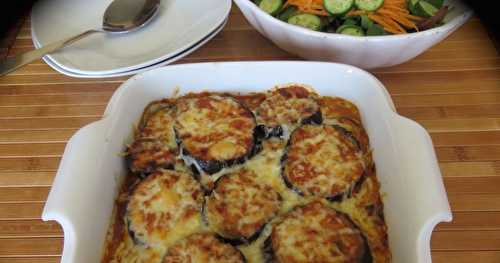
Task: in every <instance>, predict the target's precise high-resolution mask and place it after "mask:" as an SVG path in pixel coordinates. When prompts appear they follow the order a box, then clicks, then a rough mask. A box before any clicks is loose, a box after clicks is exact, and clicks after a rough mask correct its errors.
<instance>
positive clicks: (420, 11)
mask: <svg viewBox="0 0 500 263" xmlns="http://www.w3.org/2000/svg"><path fill="white" fill-rule="evenodd" d="M416 9H417V15H419V16H423V17H431V16H433V15H434V14H436V13H437V11H439V9H437V8H436V7H435V6H433V5H431V4H429V3H428V2H426V1H419V2H418V4H417V7H416Z"/></svg>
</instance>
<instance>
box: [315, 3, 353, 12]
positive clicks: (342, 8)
mask: <svg viewBox="0 0 500 263" xmlns="http://www.w3.org/2000/svg"><path fill="white" fill-rule="evenodd" d="M323 5H324V6H325V9H326V11H328V12H329V13H330V14H332V15H341V14H345V13H347V12H348V11H349V10H351V8H352V7H353V6H354V0H324V1H323Z"/></svg>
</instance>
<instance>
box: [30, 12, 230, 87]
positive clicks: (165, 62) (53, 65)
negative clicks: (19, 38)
mask: <svg viewBox="0 0 500 263" xmlns="http://www.w3.org/2000/svg"><path fill="white" fill-rule="evenodd" d="M226 24H227V18H226V20H224V22H222V25H220V26H219V27H218V28H217V29H215V31H214V32H213V33H211V34H210V35H208V36H207V37H206V38H204V39H202V40H201V41H200V42H198V43H196V44H195V45H194V46H192V47H190V48H188V49H186V50H184V51H182V52H181V53H179V54H177V55H176V56H173V57H171V58H167V59H166V60H163V61H161V62H158V63H156V64H152V65H149V66H147V67H143V68H138V69H134V70H130V71H124V72H115V73H111V74H98V75H83V74H79V73H75V72H71V71H67V70H65V69H63V68H62V67H60V66H59V65H58V64H57V62H55V61H52V59H51V58H50V57H49V56H45V57H43V60H44V61H45V63H47V65H49V66H50V67H51V68H53V69H54V70H56V71H58V72H59V73H61V74H64V75H67V76H70V77H76V78H111V77H121V76H127V75H134V74H137V73H141V72H144V71H147V70H151V69H154V68H158V67H161V66H165V65H168V64H170V63H173V62H175V61H177V60H179V59H181V58H183V57H185V56H187V55H189V54H191V53H192V52H194V51H195V50H197V49H198V48H200V47H201V46H203V45H204V44H205V43H207V42H208V41H210V40H211V39H212V38H214V37H215V36H216V35H217V34H218V33H219V32H220V31H222V29H224V26H225V25H226ZM33 42H34V44H35V47H36V48H40V44H38V42H35V41H33Z"/></svg>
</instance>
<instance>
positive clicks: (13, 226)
mask: <svg viewBox="0 0 500 263" xmlns="http://www.w3.org/2000/svg"><path fill="white" fill-rule="evenodd" d="M17 237H63V231H62V228H61V226H60V225H59V224H58V223H57V222H55V221H47V222H44V221H42V220H2V221H0V239H2V238H17Z"/></svg>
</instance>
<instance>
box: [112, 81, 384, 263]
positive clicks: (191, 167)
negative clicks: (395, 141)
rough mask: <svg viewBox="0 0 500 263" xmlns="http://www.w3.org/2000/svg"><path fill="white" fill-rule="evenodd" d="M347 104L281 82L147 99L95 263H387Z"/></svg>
mask: <svg viewBox="0 0 500 263" xmlns="http://www.w3.org/2000/svg"><path fill="white" fill-rule="evenodd" d="M368 138H369V137H368V135H367V133H366V131H365V129H364V128H363V124H362V119H361V115H360V112H359V110H358V108H357V107H356V105H354V104H353V103H352V102H350V101H348V100H345V99H343V98H339V97H326V96H320V95H319V94H316V93H315V92H314V91H313V90H312V89H311V88H309V87H307V86H304V85H298V84H292V85H287V86H281V87H277V88H274V89H272V90H269V91H267V92H264V93H255V94H245V95H241V94H232V93H214V92H203V93H196V94H193V93H191V94H187V95H184V96H182V97H178V98H169V99H163V100H159V101H154V102H152V103H150V104H149V105H148V106H147V107H146V108H145V110H144V112H143V115H142V118H141V119H140V120H139V121H138V125H137V127H136V129H135V131H134V137H133V140H132V141H131V142H130V143H129V144H127V146H126V152H125V160H126V164H127V166H128V169H129V174H128V175H127V176H126V177H125V178H126V179H125V181H124V183H123V186H122V189H121V191H120V194H119V196H118V198H117V200H116V205H115V209H114V212H113V218H112V221H111V224H110V227H109V230H108V233H107V237H106V244H105V252H104V255H103V258H102V262H103V263H108V262H148V263H149V262H151V263H167V262H168V263H170V262H172V263H173V262H175V263H184V262H185V263H197V262H199V263H202V262H234V263H237V262H248V263H272V262H279V263H299V262H300V263H302V262H303V263H308V262H318V263H319V262H321V263H328V262H384V263H385V262H391V253H390V249H389V245H388V236H387V226H386V224H385V220H384V207H383V203H382V198H381V194H380V184H379V181H378V180H377V176H376V170H375V164H374V162H373V159H372V151H371V149H370V143H369V139H368Z"/></svg>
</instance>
